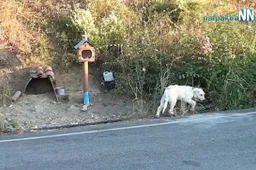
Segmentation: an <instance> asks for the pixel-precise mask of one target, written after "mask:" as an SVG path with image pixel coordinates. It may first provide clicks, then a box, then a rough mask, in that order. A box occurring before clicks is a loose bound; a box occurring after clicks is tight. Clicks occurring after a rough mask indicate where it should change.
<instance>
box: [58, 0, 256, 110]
mask: <svg viewBox="0 0 256 170" xmlns="http://www.w3.org/2000/svg"><path fill="white" fill-rule="evenodd" d="M136 3H137V2H136ZM136 3H134V5H129V6H126V5H125V4H124V3H121V2H116V1H114V0H109V1H103V0H95V1H88V3H87V4H86V5H85V7H84V8H75V9H74V11H73V12H72V14H71V16H70V17H68V18H66V20H64V21H63V22H62V23H61V24H60V25H63V27H64V28H65V29H61V30H62V32H61V34H60V39H61V41H62V44H63V46H64V47H65V49H66V50H67V51H68V52H69V53H74V51H72V50H73V46H74V45H75V44H76V43H77V42H78V41H79V40H80V39H81V35H82V34H84V33H85V32H86V33H87V35H88V37H89V40H90V41H91V42H92V43H93V44H94V45H95V47H96V49H101V48H102V47H104V46H107V45H109V44H123V55H120V56H118V57H117V58H115V59H114V60H115V61H116V62H117V64H118V65H119V67H118V69H114V68H113V71H115V73H116V80H117V89H116V92H117V93H118V94H120V95H129V96H131V97H134V98H135V99H136V100H137V101H139V102H140V103H141V101H150V102H148V103H149V106H147V108H150V109H152V110H155V109H156V106H157V105H158V102H159V99H160V97H161V95H162V93H163V89H164V87H166V86H167V85H170V84H185V85H192V86H200V87H202V88H204V90H205V91H206V97H207V101H206V103H212V104H214V106H215V107H216V108H218V109H230V108H246V107H255V106H256V100H255V96H256V95H255V93H256V92H255V91H256V90H255V87H256V86H255V85H256V81H255V80H256V77H255V74H256V73H255V69H256V68H255V67H256V66H255V63H256V62H255V60H256V59H255V58H256V56H255V54H256V53H255V44H256V42H255V38H256V37H255V35H256V34H255V33H256V29H255V23H251V24H245V23H240V22H235V21H234V22H207V21H202V17H203V16H202V13H203V10H204V9H207V10H209V9H212V10H213V7H212V6H211V5H208V4H207V3H206V4H203V3H201V2H199V1H189V2H187V1H157V2H152V3H146V4H143V3H141V4H140V3H138V4H139V5H138V4H136ZM216 8H217V7H216ZM145 18H147V19H145ZM207 37H208V38H209V40H210V42H209V44H210V45H212V47H207V48H206V41H205V40H206V39H207ZM206 49H207V50H206ZM104 51H105V50H102V52H104ZM66 56H69V57H71V56H72V55H66ZM110 57H111V56H110ZM112 58H113V56H112ZM68 61H69V60H68ZM71 61H73V60H71ZM120 68H121V69H120ZM142 103H143V102H142ZM143 107H146V106H145V105H144V104H143Z"/></svg>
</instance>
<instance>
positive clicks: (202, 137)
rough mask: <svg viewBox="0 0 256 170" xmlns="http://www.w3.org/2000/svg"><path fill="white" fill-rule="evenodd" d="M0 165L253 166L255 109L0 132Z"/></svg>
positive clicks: (15, 168)
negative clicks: (18, 131)
mask: <svg viewBox="0 0 256 170" xmlns="http://www.w3.org/2000/svg"><path fill="white" fill-rule="evenodd" d="M0 169H1V170H87V169H88V170H119V169H120V170H133V169H136V170H139V169H140V170H142V169H143V170H153V169H156V170H176V169H177V170H183V169H184V170H190V169H202V170H209V169H213V170H243V169H244V170H255V169H256V111H248V112H247V113H227V114H207V115H195V116H191V117H188V118H182V119H156V120H144V121H132V122H121V123H113V124H105V125H98V126H90V127H83V128H72V129H66V130H58V131H50V132H36V133H32V134H24V135H13V136H2V137H0Z"/></svg>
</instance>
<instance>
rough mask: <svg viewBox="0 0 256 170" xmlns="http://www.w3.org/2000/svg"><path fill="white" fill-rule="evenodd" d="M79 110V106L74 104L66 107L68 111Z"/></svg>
mask: <svg viewBox="0 0 256 170" xmlns="http://www.w3.org/2000/svg"><path fill="white" fill-rule="evenodd" d="M77 110H79V108H78V107H77V106H75V105H71V106H70V107H69V108H68V111H77Z"/></svg>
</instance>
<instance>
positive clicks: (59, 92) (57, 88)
mask: <svg viewBox="0 0 256 170" xmlns="http://www.w3.org/2000/svg"><path fill="white" fill-rule="evenodd" d="M56 93H57V95H65V89H64V88H63V87H56Z"/></svg>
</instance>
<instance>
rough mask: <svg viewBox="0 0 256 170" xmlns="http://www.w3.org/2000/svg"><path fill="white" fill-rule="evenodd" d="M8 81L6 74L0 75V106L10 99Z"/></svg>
mask: <svg viewBox="0 0 256 170" xmlns="http://www.w3.org/2000/svg"><path fill="white" fill-rule="evenodd" d="M9 82H10V78H9V77H8V76H2V77H0V106H5V105H6V104H8V103H10V101H11V100H10V98H11V88H10V84H9Z"/></svg>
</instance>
